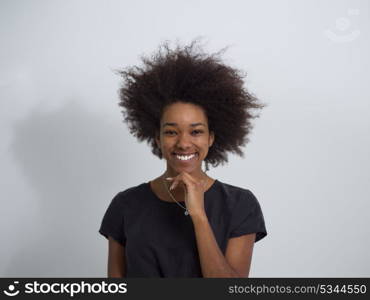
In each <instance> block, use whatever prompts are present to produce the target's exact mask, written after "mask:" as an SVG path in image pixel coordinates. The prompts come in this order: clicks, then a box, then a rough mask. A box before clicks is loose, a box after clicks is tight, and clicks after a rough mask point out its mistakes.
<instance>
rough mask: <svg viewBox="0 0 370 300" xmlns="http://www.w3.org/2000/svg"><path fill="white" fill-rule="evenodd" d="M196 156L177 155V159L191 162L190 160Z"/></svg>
mask: <svg viewBox="0 0 370 300" xmlns="http://www.w3.org/2000/svg"><path fill="white" fill-rule="evenodd" d="M194 156H195V154H191V155H176V157H177V158H178V159H181V160H189V159H192V158H193V157H194Z"/></svg>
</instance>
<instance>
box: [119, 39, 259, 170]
mask: <svg viewBox="0 0 370 300" xmlns="http://www.w3.org/2000/svg"><path fill="white" fill-rule="evenodd" d="M224 50H225V49H222V50H221V51H219V52H217V53H213V54H206V53H205V52H204V51H203V50H202V47H201V46H200V45H199V43H198V40H193V41H192V42H191V43H190V44H189V45H187V46H180V45H178V44H177V45H176V47H175V49H171V47H170V46H169V43H168V42H164V43H162V44H161V45H160V46H159V49H158V51H157V52H155V53H154V54H152V56H150V57H147V56H141V61H142V62H143V66H142V67H138V66H133V67H127V68H125V69H123V70H118V71H117V73H118V74H119V75H121V76H122V77H123V84H122V86H121V87H120V89H119V98H120V102H119V106H121V107H123V108H124V109H125V110H123V111H122V113H123V115H124V121H125V122H126V123H127V124H128V127H129V130H130V133H131V134H133V135H134V136H135V137H137V138H138V140H139V141H140V142H142V141H144V140H145V141H147V143H148V144H150V145H151V147H152V153H153V154H155V155H156V156H158V157H159V158H160V159H162V152H161V150H160V149H159V148H158V146H157V144H156V142H155V137H156V136H157V135H158V132H159V128H160V120H161V116H162V112H163V109H164V108H165V107H166V106H167V105H169V104H172V103H175V102H179V101H181V102H185V103H189V102H190V103H192V104H195V105H198V106H200V107H202V108H203V110H204V112H205V114H206V116H207V118H208V127H209V131H210V132H211V131H213V132H214V134H215V141H214V143H213V145H212V146H211V147H210V148H209V151H208V155H207V157H206V158H205V165H206V171H208V170H209V165H208V164H209V163H210V164H211V165H212V166H213V167H216V166H218V165H219V164H220V163H221V164H222V165H223V164H224V163H225V162H227V161H228V158H227V152H228V151H229V152H234V153H236V154H238V155H239V156H241V157H243V156H244V154H243V152H242V150H241V146H244V145H245V144H246V143H248V142H249V139H248V134H249V133H250V132H251V130H252V128H253V125H252V124H251V119H253V118H256V117H259V115H252V113H251V110H252V109H261V108H263V107H264V106H266V104H262V103H260V101H259V100H258V99H257V98H256V97H254V96H253V95H251V94H250V93H249V92H248V91H247V89H246V88H245V87H243V84H244V81H243V78H244V77H245V76H246V74H245V73H244V74H243V72H241V71H240V70H238V69H235V68H232V67H230V66H227V65H225V64H224V63H223V62H222V60H221V58H220V55H221V53H222V52H223V51H224Z"/></svg>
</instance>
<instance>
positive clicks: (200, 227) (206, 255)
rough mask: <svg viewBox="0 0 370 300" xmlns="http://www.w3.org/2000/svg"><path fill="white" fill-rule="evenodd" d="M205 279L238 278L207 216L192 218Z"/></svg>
mask: <svg viewBox="0 0 370 300" xmlns="http://www.w3.org/2000/svg"><path fill="white" fill-rule="evenodd" d="M192 220H193V225H194V231H195V237H196V241H197V247H198V253H199V259H200V265H201V268H202V274H203V277H216V278H227V277H232V278H237V277H240V276H238V274H237V272H235V270H234V269H233V268H232V267H231V266H230V265H229V263H228V262H227V260H226V259H225V256H224V255H223V253H222V252H221V250H220V247H219V246H218V244H217V241H216V239H215V236H214V233H213V231H212V228H211V225H210V224H209V221H208V218H207V215H205V214H204V215H200V216H192Z"/></svg>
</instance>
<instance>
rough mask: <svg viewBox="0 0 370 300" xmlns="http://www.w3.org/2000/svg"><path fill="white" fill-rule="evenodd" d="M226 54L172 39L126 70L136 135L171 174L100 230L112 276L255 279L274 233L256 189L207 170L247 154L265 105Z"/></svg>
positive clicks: (123, 197)
mask: <svg viewBox="0 0 370 300" xmlns="http://www.w3.org/2000/svg"><path fill="white" fill-rule="evenodd" d="M219 56H220V53H216V54H212V55H208V54H205V53H204V52H203V51H202V49H201V47H200V46H199V45H198V43H197V42H196V41H195V42H193V43H191V44H190V45H189V46H185V47H181V46H177V47H176V48H175V49H171V48H170V47H169V45H168V44H167V43H165V44H163V45H162V46H161V47H159V50H158V52H157V53H155V54H154V55H153V56H151V57H150V58H148V57H143V58H142V61H143V64H144V66H143V67H131V68H127V69H126V70H124V71H119V74H121V75H122V77H123V85H122V87H121V89H120V103H119V105H120V106H122V107H123V108H124V109H125V110H124V111H123V113H124V116H125V121H126V122H127V123H128V125H129V129H130V132H131V133H132V134H134V135H135V136H136V137H137V138H138V139H139V141H143V140H146V141H147V142H148V143H150V144H151V147H152V153H153V154H154V155H156V156H158V157H159V158H160V159H162V158H164V159H165V160H166V170H165V171H164V172H163V173H162V174H161V175H160V176H158V177H157V178H155V179H153V180H150V181H148V182H144V183H142V184H139V185H137V186H134V187H131V188H128V189H126V190H124V191H122V192H119V193H118V194H117V195H116V196H115V197H114V198H113V199H112V201H111V203H110V205H109V207H108V209H107V211H106V213H105V215H104V218H103V220H102V223H101V227H100V230H99V232H100V233H101V234H102V235H104V236H105V237H106V238H107V239H108V240H109V251H108V252H109V253H108V277H248V275H249V270H250V265H251V260H252V251H253V245H254V243H255V242H257V241H259V240H261V239H262V238H264V237H265V236H266V235H267V232H266V228H265V223H264V217H263V214H262V210H261V207H260V205H259V202H258V200H257V199H256V197H255V196H254V195H253V193H252V192H251V191H250V190H248V189H245V188H242V187H237V186H234V185H231V184H227V183H224V182H221V181H219V180H217V179H214V178H211V177H210V176H208V175H207V173H206V172H207V171H208V170H209V164H211V165H212V166H214V167H216V166H217V165H219V164H220V163H221V164H223V163H225V162H227V155H226V153H227V152H234V153H237V154H239V155H240V156H243V152H242V151H241V149H240V146H243V145H245V143H246V142H247V141H248V138H247V135H248V134H249V133H250V131H251V129H252V125H251V122H250V121H251V119H252V118H255V117H256V116H253V115H252V114H251V110H252V109H257V108H262V107H263V106H264V104H261V103H259V101H258V99H256V98H255V97H253V96H252V95H251V94H250V93H248V91H247V90H246V89H245V88H244V87H243V77H244V75H241V72H240V71H238V70H237V69H234V68H231V67H230V66H227V65H225V64H224V63H223V62H222V61H221V59H220V57H219ZM203 161H204V162H205V171H203V170H202V162H203Z"/></svg>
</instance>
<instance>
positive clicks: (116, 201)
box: [99, 192, 126, 246]
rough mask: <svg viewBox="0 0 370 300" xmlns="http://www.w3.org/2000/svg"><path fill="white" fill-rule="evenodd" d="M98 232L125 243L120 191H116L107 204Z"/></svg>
mask: <svg viewBox="0 0 370 300" xmlns="http://www.w3.org/2000/svg"><path fill="white" fill-rule="evenodd" d="M99 233H100V234H102V235H103V236H105V237H106V238H107V239H108V236H111V237H112V238H113V239H114V240H116V241H117V242H119V243H120V244H122V245H123V246H125V245H126V237H125V230H124V222H123V206H122V192H120V193H118V194H117V195H116V196H115V197H114V198H113V199H112V201H111V203H110V204H109V206H108V208H107V210H106V212H105V214H104V217H103V220H102V222H101V225H100V229H99Z"/></svg>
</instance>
